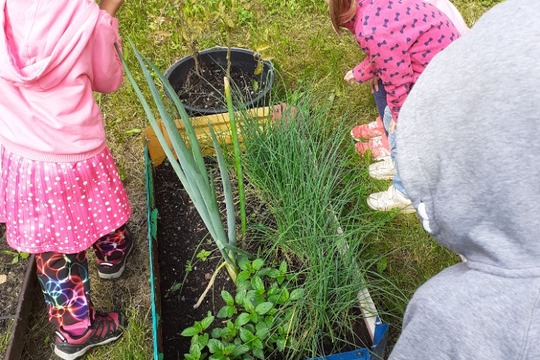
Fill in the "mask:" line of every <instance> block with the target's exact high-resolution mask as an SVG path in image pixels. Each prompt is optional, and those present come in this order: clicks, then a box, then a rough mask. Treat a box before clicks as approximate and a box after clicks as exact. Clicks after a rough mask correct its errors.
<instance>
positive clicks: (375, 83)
mask: <svg viewBox="0 0 540 360" xmlns="http://www.w3.org/2000/svg"><path fill="white" fill-rule="evenodd" d="M369 89H370V90H371V93H372V94H374V93H376V92H377V91H379V78H378V77H376V76H375V77H374V78H371V79H369Z"/></svg>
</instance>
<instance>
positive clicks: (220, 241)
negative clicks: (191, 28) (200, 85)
mask: <svg viewBox="0 0 540 360" xmlns="http://www.w3.org/2000/svg"><path fill="white" fill-rule="evenodd" d="M130 44H131V48H132V49H133V52H134V54H135V56H136V58H137V60H138V62H139V65H140V69H141V71H142V73H143V75H144V78H145V80H146V84H147V85H148V88H149V90H150V93H151V94H152V98H153V100H154V104H155V106H156V107H157V111H158V113H159V117H160V119H161V121H162V123H163V125H164V127H165V131H163V129H162V127H161V126H160V123H159V121H158V119H157V117H156V115H155V114H154V110H152V108H151V106H150V104H149V103H148V101H147V100H146V97H145V96H144V94H143V92H142V91H141V89H140V87H139V85H138V84H137V82H136V81H135V79H134V77H133V75H132V73H131V71H130V69H129V67H128V65H127V63H126V62H125V59H124V58H123V56H122V54H121V53H120V52H119V54H120V58H121V60H122V64H123V66H124V70H125V72H126V76H127V78H128V80H129V82H130V84H131V86H132V87H133V89H134V91H135V93H136V95H137V98H138V99H139V101H140V103H141V105H142V106H143V108H144V111H145V113H146V116H147V118H148V121H149V122H150V125H151V126H152V129H153V130H154V132H155V134H156V136H157V138H158V140H159V143H160V144H161V146H162V147H163V150H164V152H165V154H166V156H167V159H168V160H169V162H170V163H171V166H172V167H173V169H174V171H175V173H176V175H177V176H178V178H179V179H180V181H181V183H182V185H183V186H184V188H185V190H186V192H187V193H188V195H189V197H190V199H191V201H192V202H193V204H194V205H195V208H196V209H197V211H198V213H199V215H200V216H201V218H202V220H203V222H204V224H205V225H206V228H207V229H208V232H209V233H210V235H211V237H212V239H213V240H214V242H215V243H216V245H217V247H218V249H219V251H220V252H221V255H222V256H223V259H224V260H225V262H226V267H227V270H228V272H229V274H230V276H231V278H232V279H233V280H235V278H236V259H235V254H236V252H237V251H239V249H237V248H236V229H235V225H236V221H235V212H234V199H233V192H232V186H231V182H230V178H229V174H228V169H227V164H226V163H225V158H224V156H223V152H222V150H221V147H220V145H219V142H218V140H217V137H216V134H215V132H214V130H213V128H212V126H211V125H210V124H208V126H209V130H210V135H211V138H212V143H213V146H214V150H215V154H216V159H217V162H218V165H219V171H220V175H221V179H222V186H223V193H224V197H225V205H226V214H227V229H228V231H227V234H226V232H225V226H224V224H223V220H222V219H221V214H220V209H219V204H218V201H217V196H216V189H215V186H214V179H213V177H212V176H211V175H209V172H208V171H207V169H206V165H205V162H204V156H203V153H202V151H201V147H200V146H199V143H198V140H197V136H196V134H195V131H194V128H193V125H192V123H191V119H190V117H189V115H188V114H187V112H186V110H185V109H184V106H183V105H182V103H181V101H180V99H179V98H178V96H177V95H176V92H175V91H174V89H173V87H172V86H171V84H170V83H169V81H168V80H167V78H166V77H165V76H164V75H163V73H162V72H161V71H160V70H159V69H158V68H157V67H156V66H155V65H154V64H153V63H152V62H151V61H150V60H148V59H147V58H146V57H145V56H143V55H142V54H141V53H140V52H139V51H138V50H137V48H136V47H135V45H134V44H133V42H131V41H130ZM152 74H154V75H155V76H157V78H158V79H159V83H160V84H161V85H162V86H163V88H164V89H165V91H166V92H167V94H168V95H169V97H170V99H171V100H172V102H173V104H174V107H175V109H176V112H177V113H178V115H179V116H180V120H181V121H182V125H183V127H184V130H185V132H186V134H187V137H188V139H189V144H188V143H186V141H185V140H184V139H183V138H182V136H181V135H180V132H179V131H178V128H177V126H176V124H175V116H173V115H172V114H171V113H170V112H169V111H168V110H167V107H166V105H165V101H164V98H163V95H162V94H161V93H160V92H159V91H158V86H157V84H156V81H155V80H154V78H153V77H152ZM229 106H232V105H230V104H229ZM167 136H168V137H169V139H170V140H171V144H172V149H171V146H170V145H169V144H168V143H167V141H166V137H167Z"/></svg>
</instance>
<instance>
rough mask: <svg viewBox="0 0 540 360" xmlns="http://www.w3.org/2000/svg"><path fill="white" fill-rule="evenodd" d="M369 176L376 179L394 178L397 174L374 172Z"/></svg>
mask: <svg viewBox="0 0 540 360" xmlns="http://www.w3.org/2000/svg"><path fill="white" fill-rule="evenodd" d="M369 176H370V177H371V178H372V179H376V180H392V179H393V178H394V176H395V174H391V175H390V174H382V175H380V174H372V173H369Z"/></svg>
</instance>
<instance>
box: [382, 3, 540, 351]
mask: <svg viewBox="0 0 540 360" xmlns="http://www.w3.org/2000/svg"><path fill="white" fill-rule="evenodd" d="M539 21H540V1H538V0H508V1H506V2H504V3H501V4H499V5H497V6H495V7H494V8H493V9H491V10H490V11H488V12H487V13H486V14H485V15H484V16H483V17H482V18H481V19H480V20H479V21H478V22H477V23H476V24H475V26H474V27H473V28H472V29H471V31H470V32H469V33H467V34H466V35H465V36H464V37H463V38H461V39H459V40H457V41H456V42H454V43H453V44H451V45H450V46H449V47H448V48H447V49H446V50H444V51H443V52H441V53H440V54H439V55H438V56H436V57H435V58H434V59H433V60H432V62H431V63H430V65H429V66H428V67H427V68H426V70H425V71H424V73H423V74H422V76H421V77H420V78H419V80H418V82H417V83H416V85H415V87H414V88H413V90H412V91H411V93H410V95H409V97H408V99H407V101H406V102H405V104H404V106H403V108H402V112H401V115H400V123H399V135H398V146H399V151H398V164H399V171H400V175H401V176H402V179H403V182H404V185H405V189H406V190H407V194H408V195H409V196H410V198H411V200H412V201H413V204H414V205H415V206H416V207H417V209H418V213H419V215H420V217H421V218H422V219H423V223H424V226H425V228H426V229H427V230H429V231H430V232H431V233H432V234H433V236H434V238H435V240H436V241H437V242H439V243H440V244H442V245H444V246H446V247H448V248H449V249H451V250H453V251H455V252H457V253H459V254H462V255H464V256H465V257H466V258H467V262H463V263H460V264H457V265H454V266H452V267H450V268H448V269H446V270H444V271H442V272H441V273H439V274H438V275H436V276H435V277H433V278H432V279H430V280H429V281H427V282H426V283H425V284H424V285H422V286H421V287H420V288H419V289H418V290H417V291H416V293H415V294H414V296H413V298H412V300H411V301H410V303H409V305H408V307H407V311H406V313H405V317H404V321H403V332H402V334H401V336H400V337H399V339H398V341H397V344H396V345H395V347H394V349H393V351H392V353H391V355H390V359H392V360H396V359H407V360H421V359H426V360H427V359H429V360H444V359H467V360H478V359H486V360H499V359H500V360H503V359H504V360H508V359H516V360H517V359H523V360H524V359H540V137H539V136H540V23H539Z"/></svg>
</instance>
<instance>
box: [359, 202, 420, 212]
mask: <svg viewBox="0 0 540 360" xmlns="http://www.w3.org/2000/svg"><path fill="white" fill-rule="evenodd" d="M367 204H368V206H369V208H370V209H373V210H376V211H394V210H399V213H400V214H414V213H415V212H416V209H415V208H414V206H412V205H407V206H405V207H403V208H401V209H400V208H394V209H388V210H383V209H379V208H377V207H376V206H374V205H372V204H371V203H370V201H369V198H368V200H367Z"/></svg>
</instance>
